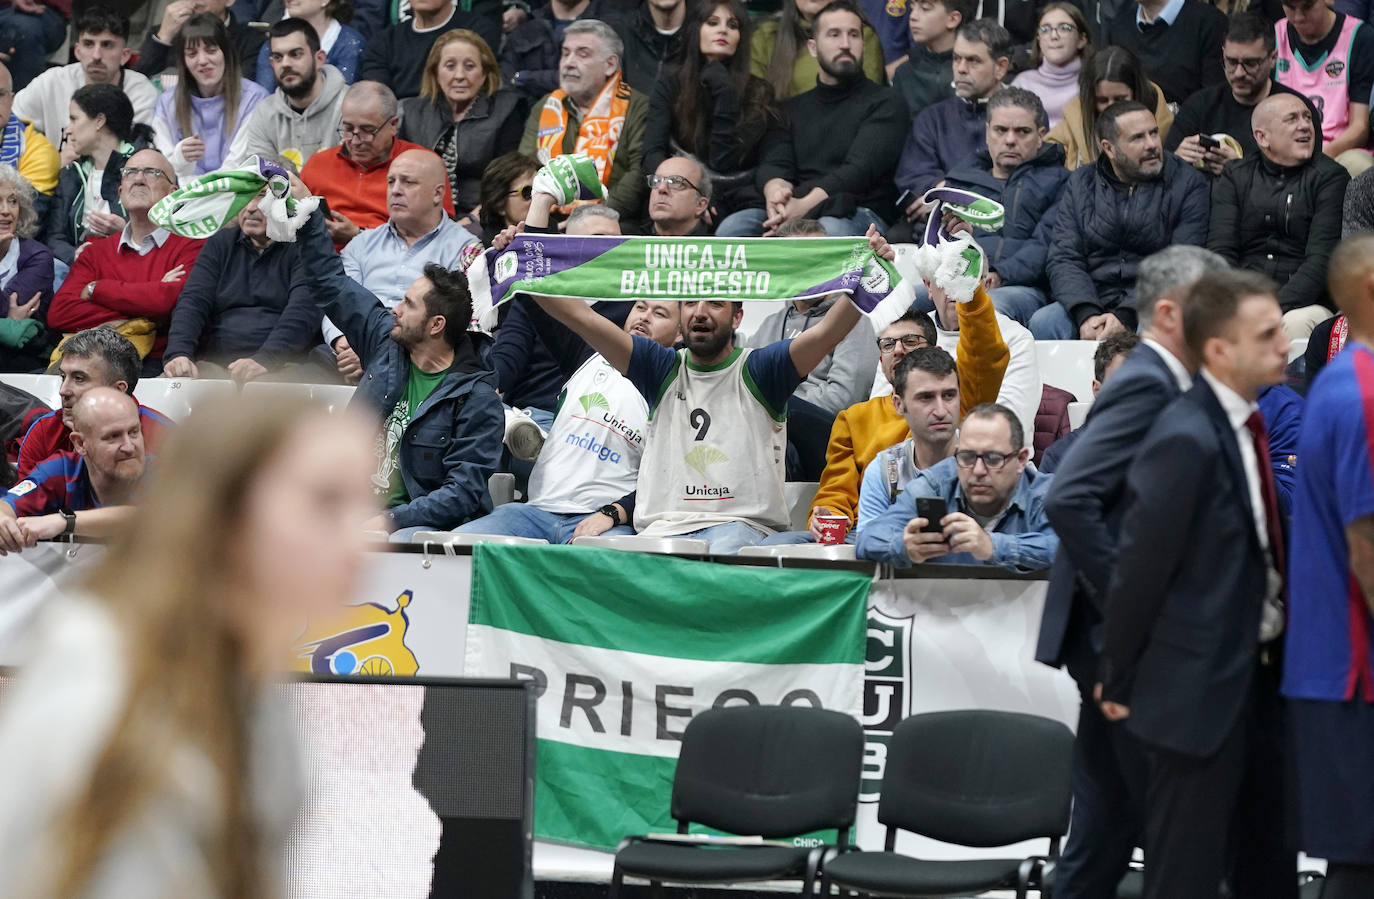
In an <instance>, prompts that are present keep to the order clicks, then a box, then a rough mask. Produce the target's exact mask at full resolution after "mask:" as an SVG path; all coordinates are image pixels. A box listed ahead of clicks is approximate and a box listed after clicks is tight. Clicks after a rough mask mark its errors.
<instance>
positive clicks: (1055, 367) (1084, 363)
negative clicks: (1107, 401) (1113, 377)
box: [1035, 340, 1097, 400]
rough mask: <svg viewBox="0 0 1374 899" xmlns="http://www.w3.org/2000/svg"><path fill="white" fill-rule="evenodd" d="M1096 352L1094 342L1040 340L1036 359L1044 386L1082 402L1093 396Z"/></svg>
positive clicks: (1037, 344) (1037, 342)
mask: <svg viewBox="0 0 1374 899" xmlns="http://www.w3.org/2000/svg"><path fill="white" fill-rule="evenodd" d="M1095 352H1097V341H1095V340H1037V341H1036V342H1035V359H1036V366H1037V367H1038V368H1039V369H1040V380H1041V382H1042V383H1044V384H1049V385H1050V386H1052V387H1058V388H1059V389H1060V390H1067V391H1068V392H1069V393H1072V394H1073V395H1074V396H1076V397H1077V398H1078V399H1080V400H1081V399H1086V398H1088V397H1090V396H1092V395H1093V353H1095Z"/></svg>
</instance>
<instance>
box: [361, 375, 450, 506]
mask: <svg viewBox="0 0 1374 899" xmlns="http://www.w3.org/2000/svg"><path fill="white" fill-rule="evenodd" d="M448 372H449V370H448V369H447V368H446V369H444V370H443V371H436V372H434V373H433V374H430V373H429V372H427V371H424V370H422V369H421V368H420V367H419V366H418V365H416V364H415V363H414V362H412V363H410V377H409V378H407V379H406V392H405V393H404V394H403V395H402V396H401V398H400V399H399V400H398V401H397V402H396V408H394V409H392V410H391V414H390V415H388V416H387V418H386V424H384V425H383V426H382V433H381V435H380V437H379V438H378V440H377V458H378V463H377V473H376V474H375V475H373V476H372V485H373V487H374V488H376V491H377V495H378V496H385V497H386V504H387V508H390V507H392V506H399V505H401V504H402V503H407V502H410V494H409V493H408V492H407V491H406V484H405V480H404V479H403V478H402V477H401V462H400V456H399V453H400V448H401V437H402V436H403V435H404V434H405V432H406V428H408V427H410V417H411V416H412V415H414V414H415V410H416V409H418V408H419V407H420V404H421V403H423V402H424V401H425V399H426V398H428V397H429V395H430V394H431V393H433V392H434V389H435V388H436V387H438V386H439V382H440V381H442V380H444V376H445V375H447V374H448Z"/></svg>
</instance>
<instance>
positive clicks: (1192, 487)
mask: <svg viewBox="0 0 1374 899" xmlns="http://www.w3.org/2000/svg"><path fill="white" fill-rule="evenodd" d="M1276 293H1277V287H1276V286H1275V285H1274V283H1273V282H1272V281H1270V280H1269V279H1268V278H1265V277H1264V276H1262V275H1257V274H1254V273H1251V272H1242V271H1230V272H1211V273H1208V274H1206V275H1203V276H1202V277H1201V278H1199V279H1198V281H1197V283H1196V284H1194V285H1193V288H1192V291H1191V292H1190V295H1189V297H1188V299H1187V300H1186V301H1185V304H1184V312H1183V329H1184V336H1185V338H1186V340H1187V345H1188V349H1189V350H1190V352H1191V353H1192V354H1193V356H1194V358H1196V359H1197V360H1199V362H1200V363H1201V371H1200V373H1199V377H1198V379H1197V381H1196V382H1195V383H1194V385H1193V387H1192V389H1191V390H1189V391H1188V392H1187V393H1186V394H1184V395H1183V396H1181V397H1179V398H1178V399H1176V400H1174V401H1173V402H1172V403H1171V404H1169V406H1168V407H1167V408H1165V410H1164V411H1163V412H1162V413H1161V414H1160V415H1159V417H1158V418H1157V419H1156V421H1155V424H1154V426H1153V427H1151V429H1150V433H1149V434H1148V435H1147V436H1146V438H1145V440H1144V441H1143V443H1142V444H1141V447H1140V452H1139V453H1138V454H1137V456H1136V458H1135V461H1134V462H1133V463H1132V464H1131V468H1130V473H1129V474H1128V475H1127V479H1126V509H1125V513H1124V514H1123V516H1122V519H1121V531H1120V539H1119V541H1118V554H1117V564H1116V570H1115V572H1114V573H1113V574H1112V579H1111V586H1110V588H1109V591H1108V594H1107V602H1106V609H1105V611H1106V616H1105V620H1104V622H1103V646H1102V658H1101V662H1100V673H1101V686H1100V688H1099V692H1100V697H1101V700H1102V713H1103V716H1104V717H1105V718H1107V719H1108V720H1111V721H1116V722H1125V727H1126V729H1127V730H1128V731H1129V732H1130V734H1131V735H1132V736H1134V737H1135V738H1136V739H1138V740H1139V741H1140V743H1141V745H1142V748H1143V752H1144V756H1145V762H1146V772H1147V785H1146V792H1145V850H1146V858H1145V899H1216V897H1217V895H1218V893H1219V890H1220V885H1221V882H1222V880H1223V878H1225V877H1227V876H1228V874H1229V876H1230V878H1231V886H1232V891H1233V894H1234V895H1236V896H1240V897H1245V899H1268V897H1272V899H1296V897H1297V895H1298V889H1297V878H1296V877H1295V873H1296V870H1297V853H1296V850H1295V849H1292V848H1289V847H1288V845H1287V844H1288V840H1287V839H1286V832H1285V831H1286V828H1285V821H1286V817H1287V816H1286V814H1285V805H1286V802H1285V799H1286V793H1287V790H1286V789H1285V781H1286V778H1285V775H1284V768H1285V764H1284V761H1285V760H1284V753H1283V751H1282V749H1281V747H1282V744H1283V742H1284V727H1283V711H1282V708H1283V707H1282V701H1281V700H1280V698H1279V690H1278V686H1279V664H1278V661H1279V649H1280V647H1281V636H1282V633H1283V627H1284V610H1283V596H1284V590H1283V577H1282V575H1281V574H1280V572H1282V571H1283V567H1284V566H1283V562H1284V533H1283V524H1282V516H1281V512H1280V506H1279V499H1278V491H1277V489H1276V488H1275V486H1274V477H1273V472H1272V470H1271V469H1270V467H1269V465H1268V464H1267V463H1268V459H1269V443H1268V438H1267V436H1266V434H1265V427H1264V420H1263V418H1262V416H1261V415H1260V412H1259V406H1258V405H1257V404H1256V402H1255V400H1256V397H1257V396H1258V394H1259V391H1260V389H1261V388H1263V387H1265V386H1267V385H1270V384H1276V383H1278V382H1280V381H1282V380H1283V378H1284V369H1285V367H1286V366H1287V364H1288V351H1289V349H1290V348H1291V344H1290V342H1289V340H1288V337H1287V336H1286V335H1285V334H1284V331H1283V312H1282V311H1281V310H1280V308H1279V304H1278V299H1277V296H1276Z"/></svg>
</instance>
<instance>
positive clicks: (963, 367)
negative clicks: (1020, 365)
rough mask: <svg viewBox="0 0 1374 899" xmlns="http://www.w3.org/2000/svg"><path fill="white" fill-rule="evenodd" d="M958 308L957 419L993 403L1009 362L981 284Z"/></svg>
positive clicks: (990, 303)
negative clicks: (971, 297) (980, 406)
mask: <svg viewBox="0 0 1374 899" xmlns="http://www.w3.org/2000/svg"><path fill="white" fill-rule="evenodd" d="M955 305H957V306H958V307H959V346H958V348H957V349H956V350H955V356H956V358H955V367H956V368H957V369H958V371H959V416H960V417H961V418H962V417H963V416H964V415H967V414H968V410H970V409H972V408H973V407H974V406H977V405H979V404H981V403H995V402H997V392H998V391H999V390H1001V389H1002V375H1003V374H1005V373H1006V371H1007V363H1008V362H1010V361H1011V351H1010V350H1008V349H1007V342H1006V341H1005V340H1003V339H1002V329H1001V328H1000V327H998V325H997V310H996V309H995V308H994V307H993V305H992V297H990V296H988V292H987V291H986V290H984V289H983V285H981V284H980V285H978V288H977V289H976V290H975V291H974V292H973V299H971V300H969V301H968V302H967V303H957V304H955Z"/></svg>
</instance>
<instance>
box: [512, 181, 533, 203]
mask: <svg viewBox="0 0 1374 899" xmlns="http://www.w3.org/2000/svg"><path fill="white" fill-rule="evenodd" d="M516 195H519V197H520V199H522V200H528V199H529V198H531V197H533V196H534V187H533V186H531V185H529V184H526V185H525V186H524V187H522V188H520V189H519V190H508V191H506V196H508V197H514V196H516Z"/></svg>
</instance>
